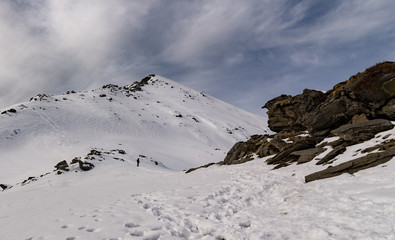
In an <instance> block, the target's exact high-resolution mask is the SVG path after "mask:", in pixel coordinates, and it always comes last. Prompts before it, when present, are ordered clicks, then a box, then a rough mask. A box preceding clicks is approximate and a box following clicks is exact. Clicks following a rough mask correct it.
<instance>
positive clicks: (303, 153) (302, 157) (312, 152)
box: [291, 148, 325, 164]
mask: <svg viewBox="0 0 395 240" xmlns="http://www.w3.org/2000/svg"><path fill="white" fill-rule="evenodd" d="M323 152H325V148H309V149H305V150H299V151H295V152H292V153H291V154H292V155H295V156H299V158H298V164H302V163H307V162H310V161H311V160H313V158H314V157H315V156H317V155H318V154H320V153H323Z"/></svg>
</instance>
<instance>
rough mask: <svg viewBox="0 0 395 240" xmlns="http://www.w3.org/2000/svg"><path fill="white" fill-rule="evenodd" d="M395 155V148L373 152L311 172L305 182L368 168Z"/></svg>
mask: <svg viewBox="0 0 395 240" xmlns="http://www.w3.org/2000/svg"><path fill="white" fill-rule="evenodd" d="M394 156H395V149H391V150H387V151H385V152H378V153H371V154H369V155H367V156H364V157H360V158H357V159H354V160H350V161H347V162H345V163H342V164H339V165H337V166H334V167H328V168H327V169H325V170H322V171H319V172H315V173H312V174H309V175H307V176H306V177H305V182H306V183H308V182H311V181H315V180H319V179H325V178H330V177H335V176H338V175H341V174H343V173H350V174H352V173H355V172H358V171H361V170H364V169H367V168H371V167H375V166H377V165H380V164H383V163H386V162H388V161H390V160H391V159H392V158H393V157H394Z"/></svg>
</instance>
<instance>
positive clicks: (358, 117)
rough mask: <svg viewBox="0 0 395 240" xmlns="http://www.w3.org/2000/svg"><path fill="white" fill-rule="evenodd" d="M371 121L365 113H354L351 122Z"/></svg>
mask: <svg viewBox="0 0 395 240" xmlns="http://www.w3.org/2000/svg"><path fill="white" fill-rule="evenodd" d="M367 121H369V120H368V118H367V117H366V115H365V114H363V113H362V114H360V115H358V114H357V115H354V117H352V119H351V123H361V122H367Z"/></svg>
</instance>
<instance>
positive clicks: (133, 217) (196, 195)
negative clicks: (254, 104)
mask: <svg viewBox="0 0 395 240" xmlns="http://www.w3.org/2000/svg"><path fill="white" fill-rule="evenodd" d="M141 83H142V82H140V83H139V84H133V85H130V86H126V87H118V86H114V85H107V86H105V87H103V88H102V89H97V90H94V91H90V92H78V93H77V92H69V93H66V94H64V95H62V96H45V95H39V96H37V97H36V98H33V99H32V101H31V102H28V103H23V104H19V105H15V106H12V107H11V108H9V109H7V110H6V111H5V112H4V113H3V114H1V115H0V121H1V124H0V141H1V144H0V148H1V149H0V150H1V152H2V157H1V159H0V162H1V164H2V168H0V184H4V185H3V186H4V187H6V188H8V189H7V190H5V191H3V192H0V236H1V238H2V239H32V240H34V239H68V240H72V239H227V240H229V239H237V240H238V239H395V226H394V221H393V219H395V175H394V174H393V172H394V171H395V161H393V160H392V161H389V162H387V163H385V164H382V165H379V166H377V167H375V168H371V169H367V170H364V171H361V172H357V173H355V174H353V175H350V174H343V175H341V176H338V177H336V178H331V179H324V180H320V181H314V182H311V183H308V184H306V183H305V179H304V177H305V176H306V175H307V174H310V173H312V172H314V171H319V170H321V169H322V168H323V166H317V165H316V164H315V163H316V161H315V160H313V161H311V162H308V163H305V164H301V165H297V164H292V165H290V166H288V167H286V168H281V169H278V170H276V171H272V170H271V169H272V167H273V166H268V165H267V164H266V160H267V158H257V157H256V156H255V155H254V156H253V158H254V160H253V161H250V162H247V163H245V164H242V165H233V166H220V167H219V166H217V165H214V166H211V167H209V168H206V169H199V170H196V171H193V172H191V173H189V174H185V173H184V172H183V171H179V170H184V169H187V168H189V167H196V166H200V165H203V164H206V163H208V162H218V161H221V160H223V159H224V157H225V155H226V152H227V151H228V150H229V149H230V147H231V146H232V145H233V144H234V143H235V142H236V141H240V140H242V141H244V140H246V139H247V138H248V137H249V136H250V135H252V134H255V133H265V129H262V128H261V127H260V126H262V125H263V126H264V124H265V122H266V120H265V119H264V118H262V117H259V116H255V115H252V114H250V113H246V112H244V111H241V110H239V109H237V108H235V107H232V106H230V105H228V104H226V103H223V102H221V101H219V100H217V99H215V98H212V97H210V96H207V95H205V94H203V93H199V92H196V91H194V90H191V89H187V88H185V87H183V86H181V85H179V84H177V83H174V82H172V81H170V80H167V79H164V78H162V77H154V78H152V79H151V78H150V79H148V80H146V81H144V82H143V84H141ZM14 110H15V111H14ZM391 139H395V130H394V129H392V130H390V131H386V132H382V133H380V134H377V135H376V136H375V137H374V138H373V139H371V140H369V141H366V142H364V143H361V144H357V145H353V146H350V147H347V149H346V151H345V152H343V153H342V154H340V155H338V156H337V157H336V159H335V161H336V162H337V163H341V162H345V161H348V160H349V159H353V158H358V157H361V156H364V154H366V153H363V152H362V151H361V149H366V148H369V147H373V146H375V145H377V144H378V143H380V142H383V141H388V140H391ZM284 140H287V139H284ZM288 140H289V139H288ZM335 140H336V139H331V138H327V139H324V140H323V142H325V141H326V142H331V141H335ZM289 141H290V140H289ZM328 151H331V148H329V147H328V148H326V152H328ZM373 151H378V150H373ZM323 154H324V153H323ZM319 157H320V156H317V159H318V158H319ZM137 159H138V160H139V161H138V162H137ZM22 185H23V186H22Z"/></svg>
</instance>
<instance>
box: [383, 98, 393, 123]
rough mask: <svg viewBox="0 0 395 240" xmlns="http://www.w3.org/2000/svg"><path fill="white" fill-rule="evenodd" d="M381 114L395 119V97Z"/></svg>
mask: <svg viewBox="0 0 395 240" xmlns="http://www.w3.org/2000/svg"><path fill="white" fill-rule="evenodd" d="M379 114H380V115H383V116H385V117H387V118H389V119H395V98H394V99H391V100H390V101H389V102H388V103H387V104H386V105H385V106H384V107H383V109H382V110H381V111H380V112H379Z"/></svg>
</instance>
